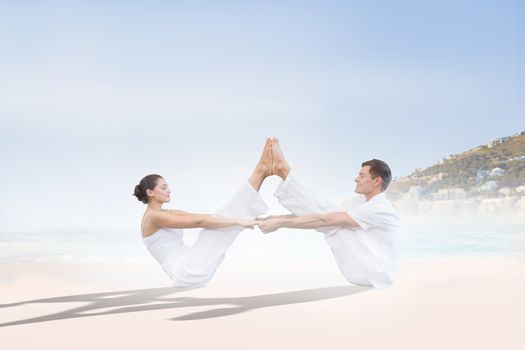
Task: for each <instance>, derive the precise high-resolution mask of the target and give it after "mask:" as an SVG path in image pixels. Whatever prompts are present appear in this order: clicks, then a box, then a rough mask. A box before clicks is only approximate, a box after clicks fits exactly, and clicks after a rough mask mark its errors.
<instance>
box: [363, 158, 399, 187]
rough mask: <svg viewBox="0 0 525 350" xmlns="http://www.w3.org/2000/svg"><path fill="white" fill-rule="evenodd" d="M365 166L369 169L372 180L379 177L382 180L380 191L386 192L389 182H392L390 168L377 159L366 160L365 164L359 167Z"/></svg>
mask: <svg viewBox="0 0 525 350" xmlns="http://www.w3.org/2000/svg"><path fill="white" fill-rule="evenodd" d="M367 165H368V166H369V167H370V171H369V172H370V176H371V177H372V179H375V178H376V177H378V176H381V179H383V184H382V185H381V190H382V191H384V190H386V188H387V187H388V185H389V184H390V181H392V172H391V171H390V167H389V166H388V164H386V163H385V162H383V161H382V160H379V159H372V160H367V161H366V162H364V163H363V164H361V167H365V166H367Z"/></svg>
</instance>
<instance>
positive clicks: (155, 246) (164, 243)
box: [141, 217, 187, 276]
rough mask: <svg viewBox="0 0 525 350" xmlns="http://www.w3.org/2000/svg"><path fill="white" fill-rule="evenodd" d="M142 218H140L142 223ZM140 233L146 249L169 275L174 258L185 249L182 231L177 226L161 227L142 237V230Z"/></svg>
mask: <svg viewBox="0 0 525 350" xmlns="http://www.w3.org/2000/svg"><path fill="white" fill-rule="evenodd" d="M145 218H146V217H144V219H145ZM144 219H143V220H142V223H143V224H144ZM141 234H142V240H143V242H144V245H145V246H146V249H147V250H148V251H149V252H150V254H151V255H152V256H153V257H154V258H155V260H157V262H158V263H159V264H160V266H162V268H163V269H164V271H165V272H166V273H168V275H170V276H171V272H172V271H171V270H172V269H173V263H174V261H175V259H176V258H177V257H179V256H181V255H182V254H183V253H184V252H185V251H186V250H187V247H186V246H185V245H184V240H183V234H184V231H183V230H182V229H178V228H167V227H162V228H160V229H159V230H157V231H156V232H155V233H153V234H151V235H149V236H147V237H144V233H143V232H141Z"/></svg>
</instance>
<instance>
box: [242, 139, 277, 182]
mask: <svg viewBox="0 0 525 350" xmlns="http://www.w3.org/2000/svg"><path fill="white" fill-rule="evenodd" d="M272 146H273V140H272V139H270V138H268V139H266V143H265V144H264V149H263V151H262V154H261V159H260V160H259V163H258V164H257V166H256V167H255V170H254V171H253V174H252V176H250V179H249V180H248V182H249V183H250V184H251V185H252V187H253V188H254V189H255V190H257V191H259V189H260V188H261V184H262V182H263V181H264V179H265V178H266V177H267V176H270V175H273V173H272V168H273V164H272V161H273V154H272Z"/></svg>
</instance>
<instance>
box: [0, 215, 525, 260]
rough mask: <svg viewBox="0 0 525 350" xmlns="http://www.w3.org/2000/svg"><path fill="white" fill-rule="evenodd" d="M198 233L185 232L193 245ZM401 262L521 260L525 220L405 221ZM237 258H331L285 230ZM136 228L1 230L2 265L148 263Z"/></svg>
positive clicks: (238, 250) (249, 243)
mask: <svg viewBox="0 0 525 350" xmlns="http://www.w3.org/2000/svg"><path fill="white" fill-rule="evenodd" d="M198 232H199V230H197V229H192V230H186V236H185V241H186V243H187V244H192V243H193V242H194V241H195V239H196V238H197V235H198ZM402 242H403V244H402V247H403V252H402V256H403V258H404V259H425V258H438V257H451V256H486V257H492V256H525V218H524V217H522V216H518V215H508V216H503V215H498V216H468V217H464V216H461V217H406V218H403V239H402ZM228 256H229V257H232V258H234V259H236V260H242V259H244V260H245V261H249V260H250V259H259V260H264V259H270V258H272V259H285V260H290V261H293V260H297V259H308V260H325V259H332V255H331V253H330V251H329V248H328V246H327V245H326V243H325V242H324V240H323V238H322V235H321V234H319V233H317V232H314V231H308V230H306V231H304V230H290V229H283V230H279V231H277V232H273V233H270V234H268V235H263V234H262V233H261V232H260V231H258V230H257V229H255V230H253V231H251V230H246V231H244V232H243V233H242V234H241V235H239V237H238V238H237V240H236V242H235V243H234V244H233V246H232V247H231V248H230V250H229V251H228ZM151 259H152V257H151V256H150V255H149V253H148V252H147V250H146V248H145V247H144V245H143V243H142V239H141V237H140V233H139V229H138V228H137V230H136V231H134V230H88V229H76V230H45V231H33V232H0V262H10V261H32V262H46V261H66V262H67V261H84V262H89V261H115V260H119V261H148V260H151Z"/></svg>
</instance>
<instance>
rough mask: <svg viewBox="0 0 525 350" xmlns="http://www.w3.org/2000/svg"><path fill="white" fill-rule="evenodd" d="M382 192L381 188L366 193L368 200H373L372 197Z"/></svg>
mask: <svg viewBox="0 0 525 350" xmlns="http://www.w3.org/2000/svg"><path fill="white" fill-rule="evenodd" d="M380 193H382V191H381V190H375V191H372V192H370V193H366V194H365V198H366V201H367V202H368V201H369V200H371V199H372V198H374V197H375V196H377V195H378V194H380Z"/></svg>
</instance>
